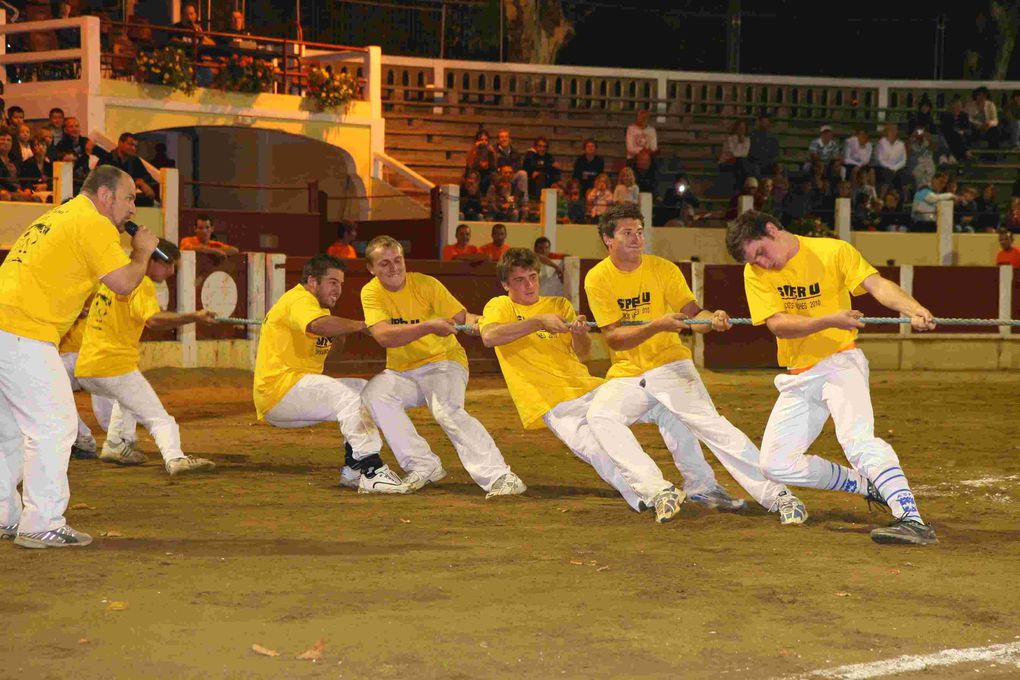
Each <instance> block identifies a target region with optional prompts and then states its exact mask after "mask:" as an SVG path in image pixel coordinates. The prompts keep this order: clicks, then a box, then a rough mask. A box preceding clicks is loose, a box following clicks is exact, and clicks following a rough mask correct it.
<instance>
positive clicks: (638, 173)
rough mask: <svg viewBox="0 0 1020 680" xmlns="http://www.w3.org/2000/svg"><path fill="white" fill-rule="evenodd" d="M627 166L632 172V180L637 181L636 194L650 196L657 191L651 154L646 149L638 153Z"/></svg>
mask: <svg viewBox="0 0 1020 680" xmlns="http://www.w3.org/2000/svg"><path fill="white" fill-rule="evenodd" d="M627 165H629V166H630V167H631V169H632V170H633V171H634V179H635V180H637V185H638V189H640V191H639V192H638V193H641V194H652V195H653V196H654V195H655V192H656V191H657V190H658V186H657V183H658V175H657V173H656V171H655V163H653V162H652V154H651V152H650V151H648V149H645V150H643V151H641V152H640V153H638V155H637V156H635V157H634V158H633V159H631V160H630V161H628V162H627Z"/></svg>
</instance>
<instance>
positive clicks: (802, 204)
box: [780, 177, 812, 224]
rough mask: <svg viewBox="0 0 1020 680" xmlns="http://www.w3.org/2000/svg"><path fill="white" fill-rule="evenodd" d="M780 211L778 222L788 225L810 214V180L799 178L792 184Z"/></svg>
mask: <svg viewBox="0 0 1020 680" xmlns="http://www.w3.org/2000/svg"><path fill="white" fill-rule="evenodd" d="M781 206H782V209H781V211H780V221H781V222H782V223H783V224H790V223H791V222H794V221H796V220H799V219H802V218H804V217H807V215H808V214H809V213H810V212H811V208H812V206H811V179H810V178H809V177H804V178H801V179H800V180H798V181H796V182H794V183H793V184H792V186H791V188H790V191H789V192H787V194H786V196H785V197H784V198H783V202H782V204H781Z"/></svg>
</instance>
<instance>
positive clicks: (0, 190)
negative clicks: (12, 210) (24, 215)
mask: <svg viewBox="0 0 1020 680" xmlns="http://www.w3.org/2000/svg"><path fill="white" fill-rule="evenodd" d="M13 149H14V137H12V136H11V131H10V129H8V128H0V200H4V201H31V200H33V194H32V191H31V190H30V189H23V188H22V187H21V184H20V182H19V181H18V178H19V172H20V165H21V160H20V157H19V158H18V159H17V160H15V159H14V158H12V157H11V152H12V151H13ZM34 200H39V199H34Z"/></svg>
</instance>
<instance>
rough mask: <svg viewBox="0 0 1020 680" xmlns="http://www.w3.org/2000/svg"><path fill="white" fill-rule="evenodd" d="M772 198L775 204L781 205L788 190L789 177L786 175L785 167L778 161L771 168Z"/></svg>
mask: <svg viewBox="0 0 1020 680" xmlns="http://www.w3.org/2000/svg"><path fill="white" fill-rule="evenodd" d="M770 179H771V180H772V198H774V199H775V200H776V205H782V204H783V199H784V198H786V194H788V193H789V192H790V179H789V178H788V177H787V176H786V169H785V168H784V167H783V166H782V165H779V164H778V163H777V164H776V166H775V167H774V168H773V169H772V177H771V178H770Z"/></svg>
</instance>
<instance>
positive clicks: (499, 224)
mask: <svg viewBox="0 0 1020 680" xmlns="http://www.w3.org/2000/svg"><path fill="white" fill-rule="evenodd" d="M496 229H502V230H503V231H504V232H505V231H506V225H505V224H503V223H502V222H496V223H495V224H494V225H492V229H490V230H489V235H490V236H492V235H493V234H495V233H496Z"/></svg>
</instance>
